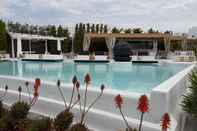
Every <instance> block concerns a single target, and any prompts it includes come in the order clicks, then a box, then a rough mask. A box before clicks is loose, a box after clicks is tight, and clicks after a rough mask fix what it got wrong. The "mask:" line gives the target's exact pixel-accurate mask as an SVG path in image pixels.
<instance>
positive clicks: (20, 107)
mask: <svg viewBox="0 0 197 131" xmlns="http://www.w3.org/2000/svg"><path fill="white" fill-rule="evenodd" d="M29 110H30V106H29V104H28V103H26V102H23V101H22V102H20V101H19V102H16V103H14V104H13V105H12V106H11V108H10V112H9V114H10V115H11V117H12V118H13V119H14V120H18V119H25V118H27V115H28V113H29Z"/></svg>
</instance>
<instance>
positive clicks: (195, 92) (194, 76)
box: [182, 70, 197, 118]
mask: <svg viewBox="0 0 197 131" xmlns="http://www.w3.org/2000/svg"><path fill="white" fill-rule="evenodd" d="M189 81H190V83H191V86H190V87H188V88H189V91H190V92H188V93H187V94H185V95H184V96H183V101H182V108H183V110H184V111H185V112H187V113H189V114H191V115H192V116H194V117H196V118H197V70H194V71H192V73H191V74H190V75H189Z"/></svg>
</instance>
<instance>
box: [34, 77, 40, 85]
mask: <svg viewBox="0 0 197 131" xmlns="http://www.w3.org/2000/svg"><path fill="white" fill-rule="evenodd" d="M40 85H41V81H40V79H39V78H36V79H35V86H40Z"/></svg>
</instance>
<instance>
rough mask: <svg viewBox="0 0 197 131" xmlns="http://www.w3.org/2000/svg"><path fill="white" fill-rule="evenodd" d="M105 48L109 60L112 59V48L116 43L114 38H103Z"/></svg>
mask: <svg viewBox="0 0 197 131" xmlns="http://www.w3.org/2000/svg"><path fill="white" fill-rule="evenodd" d="M105 41H106V45H107V48H108V50H109V58H113V48H114V45H115V42H116V38H115V37H106V38H105Z"/></svg>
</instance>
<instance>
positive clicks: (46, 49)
mask: <svg viewBox="0 0 197 131" xmlns="http://www.w3.org/2000/svg"><path fill="white" fill-rule="evenodd" d="M47 45H48V44H47V40H45V54H47V53H48V48H47Z"/></svg>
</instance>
